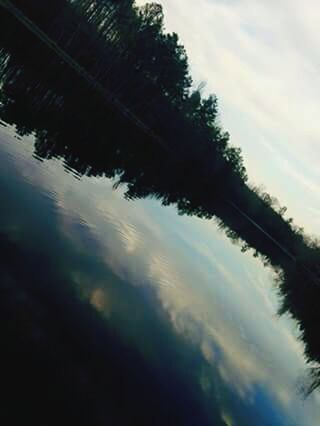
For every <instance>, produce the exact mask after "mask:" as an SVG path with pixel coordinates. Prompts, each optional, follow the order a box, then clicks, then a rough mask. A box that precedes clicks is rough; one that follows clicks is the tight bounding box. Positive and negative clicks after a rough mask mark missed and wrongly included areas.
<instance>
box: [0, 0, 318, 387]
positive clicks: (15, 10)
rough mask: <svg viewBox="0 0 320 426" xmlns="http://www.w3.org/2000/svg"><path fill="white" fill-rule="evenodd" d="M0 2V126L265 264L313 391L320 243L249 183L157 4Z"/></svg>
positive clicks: (42, 153)
mask: <svg viewBox="0 0 320 426" xmlns="http://www.w3.org/2000/svg"><path fill="white" fill-rule="evenodd" d="M0 5H1V6H2V9H1V14H0V28H1V30H0V31H1V42H0V43H1V44H0V78H1V91H0V118H1V119H2V120H4V121H5V122H7V123H10V124H13V125H15V126H16V128H17V131H18V133H19V134H21V135H26V134H34V135H35V140H36V142H35V154H36V155H37V156H38V157H40V158H43V159H48V158H51V157H59V158H62V159H63V160H64V162H65V165H66V167H68V168H71V169H73V170H76V171H77V173H78V174H79V176H81V175H84V174H85V175H88V176H106V177H109V178H112V179H113V180H114V186H115V188H116V187H117V186H119V185H124V186H125V188H126V197H127V198H128V199H137V198H145V197H152V198H156V199H158V200H160V201H161V202H162V203H163V204H164V205H170V204H172V205H175V206H176V208H177V211H178V213H179V214H188V215H196V216H198V217H203V218H206V219H214V220H216V221H217V223H218V225H219V227H220V228H221V229H223V230H224V231H225V233H226V234H227V236H228V237H229V238H230V239H231V240H232V241H233V242H234V243H235V244H238V245H239V247H240V248H241V250H242V251H247V250H251V251H252V252H253V255H254V256H257V257H259V258H260V259H261V261H262V262H263V263H265V264H267V265H270V266H272V267H273V268H274V270H275V271H276V275H277V285H278V291H279V294H280V295H281V298H282V308H281V310H280V312H279V314H284V313H289V314H290V315H291V316H292V317H293V318H295V319H296V321H297V322H298V325H299V329H300V335H301V339H302V340H303V342H304V343H305V348H306V349H305V351H306V356H307V358H308V360H309V362H310V365H312V366H313V367H312V370H311V381H310V384H309V385H307V389H306V392H310V391H312V390H314V389H315V388H316V387H318V386H319V385H320V369H319V367H317V366H318V365H319V363H320V341H319V339H318V335H317V329H316V327H317V323H318V322H319V320H320V312H319V309H318V306H317V305H318V300H319V297H320V244H319V242H318V241H317V240H316V239H312V238H310V237H308V236H307V235H305V234H304V232H303V229H302V228H299V227H298V226H296V225H294V223H293V221H292V219H291V218H287V216H286V208H285V207H283V206H281V204H280V203H279V201H278V200H276V199H275V198H274V197H272V196H271V195H270V194H268V193H266V192H264V191H262V190H261V189H259V188H257V187H254V186H252V185H251V184H250V183H249V179H248V175H247V171H246V169H245V167H244V162H243V158H242V154H241V150H240V148H237V147H234V146H233V145H232V143H231V142H230V136H229V134H228V132H226V131H224V130H223V129H222V127H221V125H220V122H219V110H218V100H217V98H216V96H215V95H210V96H208V97H204V96H203V95H202V88H201V85H200V86H199V87H194V84H193V81H192V77H191V75H190V72H189V66H188V57H187V52H186V50H185V48H184V47H183V45H182V44H181V43H180V41H179V37H178V35H177V34H176V33H172V34H170V33H167V32H166V31H165V27H164V15H163V10H162V7H161V5H159V4H157V3H149V4H146V5H145V6H143V7H137V6H136V5H135V3H134V1H133V0H122V1H120V0H118V1H116V0H69V1H68V0H57V1H55V2H49V3H47V2H41V1H39V0H30V1H28V2H25V1H24V0H14V1H12V2H10V1H7V0H2V1H1V3H0ZM28 26H29V27H28ZM30 27H32V28H33V29H37V30H36V31H30ZM13 34H14V37H13ZM42 34H44V35H45V36H44V35H43V36H42ZM53 50H54V51H53Z"/></svg>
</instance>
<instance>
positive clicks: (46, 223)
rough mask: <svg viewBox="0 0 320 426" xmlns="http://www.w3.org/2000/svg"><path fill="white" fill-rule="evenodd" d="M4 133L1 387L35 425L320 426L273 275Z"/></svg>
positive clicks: (217, 235)
mask: <svg viewBox="0 0 320 426" xmlns="http://www.w3.org/2000/svg"><path fill="white" fill-rule="evenodd" d="M0 132H1V133H0V197H1V201H0V205H1V210H0V236H1V239H0V241H1V253H2V255H1V258H2V262H1V264H0V265H1V266H0V274H1V275H0V276H1V283H2V284H1V286H2V293H3V295H4V296H3V298H2V302H1V305H2V318H1V319H2V321H4V324H6V320H7V321H8V324H9V325H10V326H8V327H7V326H6V325H5V326H3V327H2V328H3V329H4V332H3V336H4V337H3V345H4V348H5V349H4V352H5V354H6V355H5V356H6V357H8V358H6V359H8V360H12V359H14V360H15V361H16V363H12V364H11V365H9V366H8V370H6V371H5V375H4V376H5V379H4V384H3V387H5V388H6V389H7V395H9V397H10V395H11V396H12V394H13V395H15V400H16V401H17V403H18V405H19V406H21V404H22V407H23V409H22V412H23V413H24V415H25V419H26V420H25V421H26V424H29V423H28V422H29V421H30V424H31V420H30V419H33V422H35V423H36V422H37V420H38V418H37V417H36V416H39V419H40V418H41V419H42V420H43V419H46V420H45V421H44V423H43V424H51V423H50V421H51V420H50V418H51V419H55V421H58V420H59V419H60V421H61V419H67V420H69V421H71V422H75V421H77V422H79V421H80V422H82V423H80V424H91V425H94V424H105V422H106V421H107V420H109V421H111V422H113V423H112V424H141V425H142V424H194V425H202V424H222V425H223V424H224V425H228V426H230V425H246V426H248V425H299V426H303V425H316V424H318V423H319V418H320V405H319V404H320V400H319V395H318V393H317V392H315V393H313V394H312V395H311V396H310V397H309V398H308V399H307V400H303V399H302V397H301V394H300V393H299V384H300V383H301V381H302V380H304V377H305V376H306V375H307V365H306V362H305V359H304V355H303V350H304V348H303V345H302V344H301V343H300V342H299V339H298V332H297V328H296V324H295V322H294V321H293V320H292V319H290V318H288V317H286V316H284V317H279V316H278V315H277V309H278V308H279V305H280V301H279V297H278V296H277V288H276V285H275V283H274V273H273V271H272V270H271V268H264V267H263V265H262V263H261V261H260V260H258V259H255V258H253V257H252V255H251V254H250V253H246V254H243V253H241V252H240V250H239V247H237V246H234V245H232V244H231V242H230V241H229V240H228V239H227V238H226V237H225V235H224V234H223V233H222V232H220V231H219V230H218V227H217V225H216V224H215V222H214V221H213V220H211V221H207V220H203V219H197V218H194V217H193V218H192V217H184V216H182V217H181V216H178V215H177V213H176V211H175V209H174V208H172V207H163V206H161V205H160V203H159V202H157V201H155V200H148V199H144V200H137V201H128V200H125V199H124V197H123V193H124V192H125V189H126V188H125V187H120V188H118V189H117V190H113V188H112V185H113V181H112V180H110V179H107V178H103V177H101V178H95V177H85V176H84V177H81V178H80V177H79V176H78V175H77V173H75V172H74V173H73V172H72V170H70V169H69V170H68V169H66V168H65V167H64V164H63V161H62V160H59V159H57V158H53V159H51V160H45V161H40V160H39V159H37V158H35V157H34V156H33V153H34V148H33V144H34V139H33V136H32V135H31V136H28V137H23V138H20V137H17V135H16V133H15V130H14V128H13V127H11V126H6V127H5V126H3V125H2V126H1V128H0ZM8 330H9V331H10V332H9V331H8ZM6 333H7V334H6ZM8 336H9V337H10V336H11V337H12V336H14V338H12V340H13V342H14V343H12V341H11V340H10V339H11V338H9V337H8ZM37 359H38V360H39V361H35V360H37ZM38 363H39V365H38ZM41 375H44V376H43V377H45V378H46V380H44V379H42V378H41ZM21 378H22V380H21ZM23 378H25V379H26V380H25V381H24V380H23ZM28 380H29V381H30V380H33V381H34V383H36V385H37V386H38V387H39V389H45V390H42V391H41V392H40V391H37V390H36V391H31V388H29V386H28V384H27V383H28ZM42 380H44V383H48V380H49V381H50V383H52V387H51V389H50V391H49V390H46V385H45V384H44V383H43V382H42ZM55 380H56V382H55ZM37 386H36V387H37ZM41 386H42V388H41ZM10 387H12V388H13V390H10ZM8 389H9V391H8ZM11 392H12V394H11ZM28 392H31V394H32V395H33V396H32V398H31V397H30V399H31V401H30V400H29V399H28V397H26V395H28ZM32 392H33V393H32ZM48 396H49V397H50V398H51V399H50V400H49V401H51V402H48V398H47V397H48ZM9 397H8V399H9V400H10V401H11V399H10V398H9ZM23 398H25V399H26V400H27V401H28V403H25V404H23V403H21V401H23ZM4 413H5V414H4V415H7V413H6V410H4ZM12 416H13V417H12ZM11 417H12V418H13V419H14V415H12V413H11V414H10V415H9V417H8V418H11ZM35 419H37V420H35ZM79 419H80V420H79ZM152 419H153V420H152ZM52 421H53V420H52ZM46 422H47V423H46ZM152 422H153V423H152ZM170 422H171V423H170ZM35 423H34V424H35ZM8 424H11V423H8ZM12 424H14V423H12ZM74 424H75V423H74Z"/></svg>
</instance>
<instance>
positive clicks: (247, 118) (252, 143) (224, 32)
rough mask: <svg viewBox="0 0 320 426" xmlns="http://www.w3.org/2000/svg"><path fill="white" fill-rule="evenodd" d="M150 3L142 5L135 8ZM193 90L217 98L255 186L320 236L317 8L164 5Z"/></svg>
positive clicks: (251, 0)
mask: <svg viewBox="0 0 320 426" xmlns="http://www.w3.org/2000/svg"><path fill="white" fill-rule="evenodd" d="M143 3H146V1H144V0H138V1H137V4H143ZM159 3H161V4H162V5H163V7H164V12H165V24H166V29H167V30H168V31H170V32H171V31H175V32H177V33H178V34H179V36H180V40H181V42H182V43H183V44H184V45H185V47H186V49H187V52H188V56H189V62H190V65H191V73H192V75H193V77H194V81H195V82H200V81H205V82H206V83H207V85H206V89H205V91H206V92H208V93H211V92H213V93H215V94H216V95H217V96H218V99H219V104H220V112H221V114H220V120H221V123H222V124H223V126H224V128H225V129H226V130H228V131H229V132H230V134H231V142H232V144H234V145H237V146H240V147H241V148H242V151H243V155H244V159H245V164H246V167H247V169H248V172H249V177H250V181H251V182H252V183H254V184H258V185H263V186H264V187H265V188H266V190H267V191H268V192H270V193H271V194H272V195H274V196H276V197H277V198H278V199H279V200H280V202H281V204H282V205H286V206H287V207H288V216H292V217H293V218H294V219H295V222H296V223H297V224H298V225H300V226H303V227H304V228H305V230H306V231H307V232H308V233H311V234H315V235H318V236H319V234H320V231H319V226H320V191H319V182H320V167H319V164H320V120H319V118H318V115H319V99H320V73H319V68H320V61H319V54H318V52H319V48H320V33H319V22H320V5H319V3H318V2H317V1H316V0H277V1H276V0H261V1H256V0H197V1H194V0H159Z"/></svg>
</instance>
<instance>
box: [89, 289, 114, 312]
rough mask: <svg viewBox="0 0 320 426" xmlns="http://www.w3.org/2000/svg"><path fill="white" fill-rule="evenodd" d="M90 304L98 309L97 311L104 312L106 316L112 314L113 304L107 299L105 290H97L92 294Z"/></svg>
mask: <svg viewBox="0 0 320 426" xmlns="http://www.w3.org/2000/svg"><path fill="white" fill-rule="evenodd" d="M90 303H91V305H92V306H94V307H95V308H96V310H97V311H99V312H103V313H104V314H106V315H110V314H111V303H110V299H109V298H108V297H107V294H106V292H105V290H103V289H102V288H95V289H94V290H92V292H91V294H90Z"/></svg>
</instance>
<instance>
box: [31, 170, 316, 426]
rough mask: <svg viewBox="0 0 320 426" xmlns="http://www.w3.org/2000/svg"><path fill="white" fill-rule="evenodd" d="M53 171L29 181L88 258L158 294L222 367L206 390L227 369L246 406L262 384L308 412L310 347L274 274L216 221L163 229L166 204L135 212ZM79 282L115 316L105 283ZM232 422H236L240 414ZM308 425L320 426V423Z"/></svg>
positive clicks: (101, 187)
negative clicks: (277, 291) (283, 313)
mask: <svg viewBox="0 0 320 426" xmlns="http://www.w3.org/2000/svg"><path fill="white" fill-rule="evenodd" d="M50 164H51V165H52V164H53V163H52V162H47V163H46V167H45V168H42V167H38V166H37V167H36V168H35V169H36V170H37V172H36V174H35V175H33V177H32V173H31V172H30V170H31V169H30V167H29V168H27V170H28V179H29V180H31V181H32V182H31V183H32V184H33V185H34V186H35V185H36V184H37V185H38V186H40V187H41V188H44V189H45V190H48V192H49V193H50V194H54V198H55V199H56V200H57V203H56V206H57V208H59V209H60V212H61V214H60V215H59V218H60V225H61V228H62V229H63V230H64V232H65V235H68V237H69V238H70V240H71V241H72V242H74V243H75V245H76V246H77V249H81V252H82V253H87V254H88V255H89V254H90V252H92V253H94V255H95V256H96V257H99V256H100V260H101V262H102V263H103V262H105V263H106V264H107V265H108V267H110V269H111V270H112V271H113V272H114V273H115V274H116V275H117V276H118V277H120V278H125V279H126V280H127V281H129V282H130V283H132V284H134V285H140V287H141V288H142V289H143V288H144V287H146V286H152V288H153V289H155V291H156V294H157V297H158V301H159V303H160V304H161V306H162V308H163V309H164V311H165V312H166V313H167V315H168V318H169V319H170V321H171V323H172V328H173V329H174V330H175V331H176V332H177V333H178V334H181V335H183V336H185V337H186V338H187V339H189V340H190V341H191V342H193V344H195V345H197V346H198V348H199V352H200V353H201V354H202V356H203V359H204V360H205V361H206V362H207V363H208V364H209V365H210V366H211V368H212V374H211V373H210V374H209V375H208V372H207V371H205V372H203V373H201V377H199V381H200V383H201V386H202V388H203V389H204V390H206V391H209V390H210V389H211V387H212V381H214V380H215V378H214V377H213V371H218V372H219V374H220V377H221V378H222V380H223V382H224V383H225V384H227V385H228V386H229V387H230V388H231V389H233V390H234V391H235V392H237V394H238V395H239V396H240V397H242V398H243V399H244V400H245V401H253V399H254V395H255V387H256V385H260V386H263V387H264V388H265V390H266V392H268V393H269V394H271V395H273V397H274V398H275V400H276V401H277V402H278V403H279V404H280V405H281V406H282V407H284V408H285V409H286V410H287V411H288V412H289V411H290V410H291V412H292V415H296V413H298V412H299V409H300V408H301V406H300V405H299V403H298V402H297V401H298V399H297V396H296V395H295V393H294V390H293V386H294V382H295V380H296V378H297V376H298V374H299V372H300V371H302V370H303V369H304V367H305V365H304V360H303V356H302V347H301V344H299V343H297V340H296V339H295V338H294V336H293V335H292V333H291V331H290V329H289V327H288V325H287V323H286V322H285V321H283V320H278V319H276V318H274V313H275V311H276V306H275V303H274V301H275V298H274V297H272V296H270V289H269V290H268V287H270V277H269V276H268V274H269V273H265V271H264V270H262V267H261V265H259V263H258V262H257V261H256V260H253V259H252V258H251V256H250V255H243V254H240V253H239V250H238V248H236V247H232V246H230V243H229V242H227V241H226V239H225V238H224V237H223V236H222V235H221V234H218V233H217V232H216V231H215V227H214V226H213V224H212V223H209V222H206V221H199V220H197V219H195V220H193V219H190V218H177V217H176V215H175V213H173V210H170V209H168V210H166V211H165V212H166V213H164V215H165V216H166V226H163V224H161V223H160V222H159V219H157V218H158V215H153V211H154V208H155V206H157V203H155V202H153V201H150V202H148V201H139V202H135V203H130V208H128V202H127V201H125V200H123V199H122V198H121V196H119V193H116V192H112V190H111V184H110V183H108V182H107V181H103V180H100V181H97V180H95V179H92V180H90V179H87V178H84V179H83V180H82V181H81V182H80V183H79V182H78V181H76V180H74V179H73V178H72V176H70V178H68V177H66V176H65V175H63V174H62V173H61V175H63V177H61V178H60V173H57V172H56V171H55V176H54V179H55V184H54V185H53V183H52V182H51V181H50V173H49V174H48V169H50V167H51V166H50ZM52 167H53V169H56V167H57V165H56V162H54V166H52ZM31 171H32V170H31ZM52 173H53V172H52ZM79 185H81V187H80V186H79ZM88 197H89V200H90V202H89V201H88ZM156 208H158V207H156ZM73 212H77V214H78V216H77V217H76V216H75V215H74V213H73ZM79 217H80V218H81V219H79ZM84 230H86V232H84ZM172 232H174V235H175V239H174V240H172V238H170V237H171V233H172ZM84 235H85V237H84ZM195 255H197V257H196V258H195ZM234 265H236V266H237V268H238V269H237V270H235V268H234ZM72 278H73V281H74V282H75V283H76V284H77V286H78V288H80V290H81V289H82V290H83V293H82V294H83V295H85V297H86V298H87V300H89V302H90V303H91V304H92V305H93V306H94V307H95V309H96V310H97V311H99V312H101V313H104V314H105V315H106V316H109V315H110V313H111V298H110V295H109V292H108V289H107V285H104V284H103V281H102V280H101V281H99V280H100V279H101V277H100V278H99V280H93V281H92V277H91V276H90V271H89V272H88V274H85V273H84V272H81V271H80V270H79V271H78V270H76V268H75V270H74V271H73V272H72ZM112 302H113V300H112ZM116 308H117V307H116V305H114V303H112V310H113V309H115V310H116ZM315 398H316V397H314V399H313V401H314V400H315ZM299 407H300V408H299ZM226 412H228V413H229V410H227V411H226ZM301 413H303V410H302V409H301V411H300V415H302V414H301ZM314 415H316V410H315V409H314ZM224 420H225V423H226V424H228V425H232V424H234V423H233V422H232V417H231V416H230V415H227V414H226V415H225V419H224ZM301 424H312V418H311V420H310V422H309V423H308V421H307V420H306V419H304V420H303V422H301Z"/></svg>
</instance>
